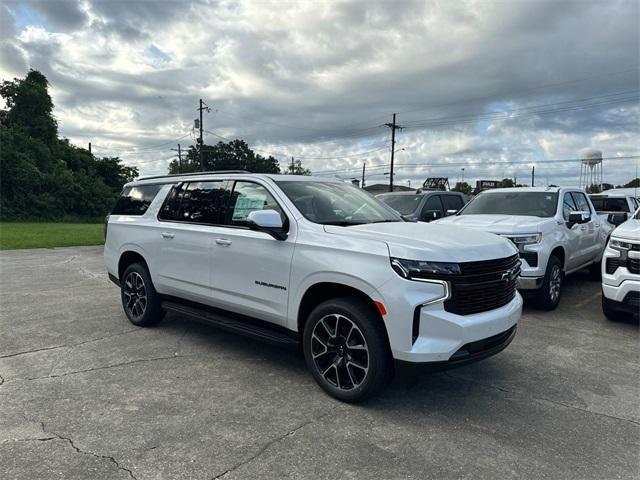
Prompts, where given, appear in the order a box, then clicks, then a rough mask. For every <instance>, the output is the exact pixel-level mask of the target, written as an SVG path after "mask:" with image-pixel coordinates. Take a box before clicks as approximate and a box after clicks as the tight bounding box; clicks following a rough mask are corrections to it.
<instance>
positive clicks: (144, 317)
mask: <svg viewBox="0 0 640 480" xmlns="http://www.w3.org/2000/svg"><path fill="white" fill-rule="evenodd" d="M120 298H121V299H122V308H123V309H124V313H125V315H126V316H127V318H128V319H129V321H130V322H131V323H133V324H134V325H137V326H139V327H151V326H153V325H157V324H158V323H160V321H161V320H162V318H163V317H164V314H165V312H164V310H162V308H161V306H160V297H159V296H158V293H157V292H156V289H155V288H154V287H153V283H152V282H151V276H150V275H149V271H148V270H147V267H146V266H145V265H143V264H142V263H132V264H131V265H129V266H128V267H127V268H126V269H125V271H124V273H123V274H122V278H121V279H120Z"/></svg>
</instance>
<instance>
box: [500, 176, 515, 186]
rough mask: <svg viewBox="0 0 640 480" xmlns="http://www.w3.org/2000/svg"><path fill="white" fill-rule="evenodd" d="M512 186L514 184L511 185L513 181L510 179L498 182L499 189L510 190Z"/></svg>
mask: <svg viewBox="0 0 640 480" xmlns="http://www.w3.org/2000/svg"><path fill="white" fill-rule="evenodd" d="M514 186H515V183H513V179H511V178H503V179H502V180H501V181H500V188H511V187H514Z"/></svg>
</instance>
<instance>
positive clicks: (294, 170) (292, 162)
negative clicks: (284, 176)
mask: <svg viewBox="0 0 640 480" xmlns="http://www.w3.org/2000/svg"><path fill="white" fill-rule="evenodd" d="M289 168H290V169H291V175H295V173H296V164H295V162H294V160H293V157H291V167H289Z"/></svg>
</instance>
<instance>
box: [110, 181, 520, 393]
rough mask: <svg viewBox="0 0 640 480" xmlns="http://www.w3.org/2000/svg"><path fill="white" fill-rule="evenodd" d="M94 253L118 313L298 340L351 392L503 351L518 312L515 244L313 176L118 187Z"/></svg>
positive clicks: (324, 382)
mask: <svg viewBox="0 0 640 480" xmlns="http://www.w3.org/2000/svg"><path fill="white" fill-rule="evenodd" d="M104 260H105V265H106V269H107V272H108V274H109V277H110V278H111V280H112V281H114V282H115V283H116V284H117V285H118V286H119V288H120V292H121V301H122V306H123V309H124V312H125V314H126V316H127V317H128V319H129V320H130V321H131V322H132V323H133V324H135V325H139V326H151V325H154V324H156V323H158V322H159V321H160V320H161V319H162V317H163V315H164V313H165V312H167V311H170V312H173V313H174V314H177V315H178V316H182V317H184V316H187V317H192V318H195V319H197V320H200V321H204V322H207V323H211V324H213V325H216V326H218V327H220V328H224V329H227V330H231V331H233V332H236V333H241V334H244V335H249V336H251V337H254V338H259V339H261V340H265V341H268V342H271V343H277V344H284V345H296V346H301V347H302V351H303V353H304V357H305V360H306V362H307V366H308V367H309V370H310V371H311V373H312V375H313V377H314V379H315V380H316V381H317V382H318V384H319V385H320V386H321V387H322V388H323V389H324V390H325V391H326V392H328V393H329V394H330V395H333V396H334V397H336V398H338V399H340V400H344V401H350V402H355V401H359V400H362V399H364V398H366V397H368V396H371V395H373V394H374V393H375V392H377V391H379V390H380V389H381V388H382V387H384V386H385V385H386V383H387V382H388V381H389V379H390V378H391V376H392V374H393V369H394V365H395V363H396V362H409V363H412V364H428V365H434V364H436V365H439V366H451V365H460V364H464V363H468V362H471V361H475V360H480V359H482V358H485V357H487V356H489V355H493V354H495V353H497V352H499V351H501V350H502V349H503V348H505V347H506V346H507V345H508V344H509V343H510V342H511V340H512V339H513V337H514V335H515V332H516V325H517V322H518V320H519V318H520V315H521V310H522V298H521V296H520V295H519V294H518V292H517V291H516V280H517V277H518V273H519V269H520V260H519V258H518V252H517V249H516V248H515V247H514V246H513V244H512V243H511V242H509V241H507V240H505V239H502V238H498V237H496V236H495V235H490V234H485V233H478V232H474V233H473V235H469V232H468V231H465V230H463V229H461V228H459V227H454V226H448V225H432V224H426V223H415V222H405V221H404V220H403V219H402V218H401V217H400V215H398V214H397V213H396V212H394V211H393V210H392V209H390V208H389V207H387V206H386V205H385V204H383V203H382V202H380V201H379V200H376V199H375V198H374V197H372V196H371V195H369V194H368V193H367V192H365V191H362V190H359V189H357V188H355V187H354V186H352V185H351V184H347V183H344V182H340V181H336V180H327V179H322V178H314V177H304V176H288V175H262V174H246V173H241V172H211V173H205V174H190V175H181V176H170V177H155V178H148V179H142V180H139V181H135V182H132V183H129V184H127V185H126V186H125V188H124V190H123V192H122V195H121V197H120V199H119V200H118V203H117V204H116V206H115V208H114V209H113V211H112V213H111V214H110V215H109V218H108V221H107V229H106V241H105V247H104Z"/></svg>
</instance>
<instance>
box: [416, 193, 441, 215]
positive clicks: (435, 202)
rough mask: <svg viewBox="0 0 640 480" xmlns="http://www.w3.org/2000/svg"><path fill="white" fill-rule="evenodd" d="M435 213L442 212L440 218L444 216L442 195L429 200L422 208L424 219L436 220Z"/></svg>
mask: <svg viewBox="0 0 640 480" xmlns="http://www.w3.org/2000/svg"><path fill="white" fill-rule="evenodd" d="M433 212H440V216H442V202H440V195H433V196H431V197H429V198H427V201H426V202H425V204H424V207H422V215H421V217H422V218H423V219H428V220H431V219H433V218H435V217H434V216H433Z"/></svg>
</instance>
